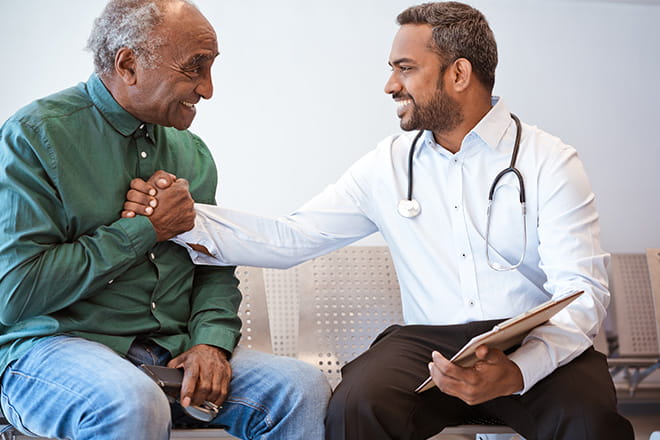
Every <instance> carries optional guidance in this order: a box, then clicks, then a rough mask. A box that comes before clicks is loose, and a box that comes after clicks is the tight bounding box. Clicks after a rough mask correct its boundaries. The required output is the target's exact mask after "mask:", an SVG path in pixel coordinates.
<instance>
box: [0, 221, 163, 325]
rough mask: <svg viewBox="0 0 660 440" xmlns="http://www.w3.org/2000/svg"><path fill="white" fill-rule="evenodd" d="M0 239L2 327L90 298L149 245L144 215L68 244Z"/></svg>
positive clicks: (152, 239) (151, 242)
mask: <svg viewBox="0 0 660 440" xmlns="http://www.w3.org/2000/svg"><path fill="white" fill-rule="evenodd" d="M3 238H4V239H5V243H4V245H3V246H2V247H1V248H0V257H1V258H2V260H3V261H5V264H4V265H3V267H2V273H1V275H0V292H2V294H1V296H0V301H1V303H0V310H1V311H2V312H1V314H0V321H1V322H2V323H3V324H5V325H8V324H12V323H15V322H18V321H20V320H23V319H26V318H29V317H33V316H38V315H44V314H49V313H52V312H55V311H57V310H61V309H63V308H65V307H67V306H68V305H70V304H73V303H75V302H76V301H79V300H80V299H83V298H88V297H90V296H93V295H94V294H95V292H98V291H100V290H101V289H103V287H104V286H105V285H107V283H109V282H111V280H113V279H114V278H116V277H118V276H120V275H121V274H122V273H123V272H124V271H126V270H127V269H129V268H130V267H131V265H133V264H134V263H135V260H136V258H137V257H138V256H139V255H143V254H144V253H145V252H146V251H147V250H148V249H149V248H150V247H151V246H153V245H154V243H155V234H154V232H153V228H151V226H150V223H149V221H148V219H146V218H141V219H121V220H118V221H116V222H114V223H112V224H110V225H108V226H101V227H100V228H98V229H97V230H96V231H94V233H93V234H89V235H84V236H81V237H78V238H77V239H76V240H74V241H72V242H69V243H61V244H50V245H49V244H42V243H37V242H35V241H31V240H27V239H25V238H24V237H16V236H9V237H3Z"/></svg>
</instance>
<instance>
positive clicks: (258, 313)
mask: <svg viewBox="0 0 660 440" xmlns="http://www.w3.org/2000/svg"><path fill="white" fill-rule="evenodd" d="M236 277H237V278H238V280H239V281H240V284H239V285H238V288H239V289H240V291H241V293H242V294H243V300H242V301H241V305H240V307H239V309H238V316H239V317H240V318H241V320H242V321H243V327H242V328H241V334H242V336H241V340H240V342H239V344H238V345H239V346H242V347H247V348H252V349H255V350H259V351H265V352H267V353H272V352H273V349H272V345H271V340H270V327H269V322H268V307H267V306H266V292H265V288H264V278H263V270H262V269H260V268H257V267H246V266H239V267H237V268H236Z"/></svg>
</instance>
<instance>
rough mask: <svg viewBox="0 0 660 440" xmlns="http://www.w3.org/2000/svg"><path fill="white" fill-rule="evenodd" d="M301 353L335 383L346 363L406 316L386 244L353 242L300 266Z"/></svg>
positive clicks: (299, 354)
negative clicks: (357, 244)
mask: <svg viewBox="0 0 660 440" xmlns="http://www.w3.org/2000/svg"><path fill="white" fill-rule="evenodd" d="M299 277H300V283H301V297H300V315H301V316H300V336H299V341H298V342H299V344H298V347H299V353H298V358H300V359H302V360H305V361H307V362H310V363H312V364H314V365H317V366H318V367H319V368H320V369H321V371H323V372H324V373H325V375H326V376H327V378H328V380H329V381H330V384H331V385H332V386H333V387H334V386H336V385H337V383H339V381H340V379H341V372H340V369H341V367H342V366H344V365H345V364H346V363H347V362H349V361H350V360H352V359H353V358H355V357H356V356H357V355H359V354H360V353H362V352H363V351H365V350H366V349H367V348H368V347H369V345H370V344H371V342H372V341H373V339H374V338H375V337H376V336H377V335H378V334H379V333H380V332H381V331H382V330H384V329H385V328H386V327H388V326H389V325H391V324H394V323H400V322H402V315H401V298H400V294H399V283H398V280H397V278H396V274H395V272H394V267H393V265H392V260H391V257H390V254H389V251H388V250H387V248H384V247H348V248H344V249H341V250H338V251H335V252H333V253H331V254H328V255H326V256H323V257H319V258H317V259H315V260H312V261H310V262H307V263H305V264H303V265H301V266H300V267H299Z"/></svg>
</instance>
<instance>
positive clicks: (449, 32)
mask: <svg viewBox="0 0 660 440" xmlns="http://www.w3.org/2000/svg"><path fill="white" fill-rule="evenodd" d="M397 22H398V23H399V24H400V25H404V24H409V23H411V24H429V25H431V26H432V27H433V39H432V43H431V46H432V48H433V49H434V50H435V51H436V52H437V53H438V54H439V55H440V56H441V57H442V58H444V59H443V63H444V64H446V65H447V64H449V63H452V62H453V61H455V60H457V59H458V58H466V59H467V60H469V61H470V63H472V69H473V71H474V73H475V75H476V76H477V78H479V80H481V82H482V83H483V84H484V85H485V86H486V87H487V88H489V89H490V90H492V89H493V85H494V83H495V68H496V67H497V44H496V43H495V37H494V36H493V31H492V30H491V29H490V26H488V22H487V21H486V18H485V17H484V16H483V14H482V13H481V12H479V11H478V10H476V9H474V8H473V7H471V6H469V5H466V4H464V3H459V2H453V1H452V2H438V3H424V4H421V5H417V6H412V7H410V8H408V9H406V10H405V11H403V12H402V13H401V14H399V16H398V17H397Z"/></svg>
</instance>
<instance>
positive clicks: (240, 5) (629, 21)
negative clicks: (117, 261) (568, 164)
mask: <svg viewBox="0 0 660 440" xmlns="http://www.w3.org/2000/svg"><path fill="white" fill-rule="evenodd" d="M104 3H105V2H104V1H101V0H66V1H52V0H22V1H16V0H0V47H1V49H2V55H3V60H2V68H1V69H0V84H2V86H1V87H2V92H1V96H2V99H1V100H0V120H5V119H6V118H7V117H8V116H9V115H11V114H12V113H13V112H14V111H15V110H16V109H18V108H19V107H20V106H22V105H24V104H26V103H27V102H29V101H31V100H32V99H34V98H37V97H40V96H43V95H46V94H49V93H51V92H54V91H56V90H59V89H61V88H64V87H67V86H70V85H73V84H75V83H76V82H78V81H83V80H86V78H87V77H88V75H89V73H90V72H91V56H90V55H89V54H88V53H87V52H84V51H83V47H84V45H85V41H86V39H87V35H88V33H89V31H90V29H91V23H92V20H93V18H94V17H96V16H97V15H98V13H99V12H100V10H101V9H102V7H103V5H104ZM414 3H416V2H412V1H409V0H408V1H404V0H334V1H331V2H320V1H309V0H282V1H279V2H275V1H267V0H223V1H217V0H197V4H198V6H199V7H200V9H201V10H202V11H203V12H204V13H205V14H206V15H207V17H208V18H209V19H210V21H211V22H212V23H213V24H214V25H215V27H216V29H217V31H218V34H219V38H220V50H221V56H220V58H219V60H218V62H217V63H216V66H215V67H214V79H215V86H216V89H215V96H214V99H212V100H211V101H209V102H206V103H203V104H202V105H200V108H199V113H198V117H197V120H196V121H195V123H194V124H193V127H192V129H193V130H194V131H195V132H197V133H198V134H200V135H201V136H202V138H203V139H205V141H206V142H207V143H208V145H209V146H210V147H211V148H212V150H213V153H214V156H215V158H216V160H217V163H218V168H219V170H220V178H221V185H220V191H219V197H218V198H219V202H221V203H223V204H226V205H227V206H231V207H236V208H240V209H245V210H250V211H255V212H258V213H261V214H266V215H282V214H286V213H287V212H288V211H290V210H292V209H294V208H296V207H297V206H298V205H299V204H301V203H302V202H304V201H305V200H307V199H308V198H309V197H311V196H312V195H314V194H315V193H316V192H318V191H319V190H321V189H322V188H323V187H324V186H325V185H326V184H327V183H330V182H332V181H334V180H335V179H336V178H337V177H338V176H339V175H340V174H341V172H342V171H343V170H344V169H345V168H346V167H347V166H348V165H349V164H350V163H352V162H353V161H354V160H355V159H357V158H358V157H359V156H361V155H362V154H364V153H365V152H367V151H368V150H370V149H371V148H373V147H374V146H375V144H376V143H377V142H378V140H380V139H381V138H383V137H384V136H386V135H387V134H389V133H392V132H395V131H397V130H398V120H397V118H396V117H395V111H394V106H393V104H392V103H391V99H390V98H389V97H388V96H386V95H385V94H384V93H383V92H382V89H383V85H384V83H385V80H386V78H387V75H388V73H389V68H388V67H387V65H386V62H387V56H388V53H389V49H390V43H391V40H392V37H393V35H394V33H395V32H396V29H397V26H396V25H395V21H394V19H395V16H396V14H397V13H398V12H400V11H401V10H402V9H404V8H405V7H407V6H409V5H411V4H414ZM472 4H473V5H474V6H476V7H477V8H480V9H481V10H482V11H483V12H484V13H485V14H486V16H487V17H488V19H489V21H490V23H491V25H492V27H493V29H494V31H495V36H496V38H497V40H498V44H499V50H500V66H499V68H498V72H497V81H496V86H495V92H496V94H498V95H501V96H503V97H505V99H506V100H507V103H508V105H509V107H510V108H511V110H512V111H514V112H515V113H517V114H518V115H520V116H521V118H522V119H523V120H525V121H526V122H529V123H533V124H536V125H539V126H540V127H542V128H544V129H546V130H547V131H549V132H551V133H553V134H556V135H558V136H560V137H562V138H563V139H564V140H565V141H566V142H568V143H570V144H572V145H574V146H575V147H576V148H577V149H578V151H579V152H580V154H581V156H582V159H583V160H584V162H585V164H586V167H587V170H588V172H589V174H590V176H591V180H592V184H593V187H594V191H595V193H596V195H597V198H598V206H599V208H600V212H601V223H602V229H603V242H604V245H605V247H606V248H607V249H608V250H610V251H612V252H643V251H644V249H645V248H646V247H660V197H659V196H658V192H659V191H660V172H659V170H660V141H659V140H658V139H659V135H658V127H659V125H660V124H659V123H660V117H659V112H658V110H656V105H657V104H656V103H658V102H660V85H659V80H658V72H659V71H660V49H659V43H660V27H659V26H658V23H660V6H659V5H658V3H657V2H655V3H652V2H649V0H645V1H642V2H639V3H636V2H631V1H628V2H613V1H607V2H597V1H588V0H583V1H575V0H527V1H520V0H497V1H494V0H473V1H472ZM485 196H486V195H485V194H484V197H485ZM392 209H395V207H394V206H393V207H392Z"/></svg>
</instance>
